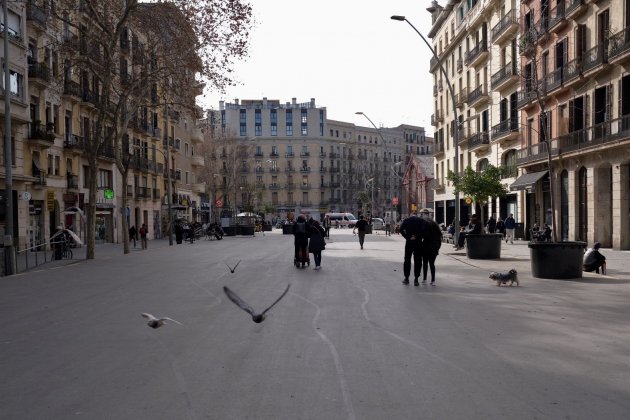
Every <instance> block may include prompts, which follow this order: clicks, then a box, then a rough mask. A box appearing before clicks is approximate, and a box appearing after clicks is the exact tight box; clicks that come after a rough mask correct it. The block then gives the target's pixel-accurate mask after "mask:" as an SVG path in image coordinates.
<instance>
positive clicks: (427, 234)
mask: <svg viewBox="0 0 630 420" xmlns="http://www.w3.org/2000/svg"><path fill="white" fill-rule="evenodd" d="M425 222H426V229H425V231H424V235H423V237H422V270H423V271H422V283H426V282H427V268H429V269H430V270H431V286H435V259H436V258H437V256H438V253H439V251H440V247H441V246H442V229H440V227H439V226H438V224H437V223H435V222H434V221H433V220H426V221H425Z"/></svg>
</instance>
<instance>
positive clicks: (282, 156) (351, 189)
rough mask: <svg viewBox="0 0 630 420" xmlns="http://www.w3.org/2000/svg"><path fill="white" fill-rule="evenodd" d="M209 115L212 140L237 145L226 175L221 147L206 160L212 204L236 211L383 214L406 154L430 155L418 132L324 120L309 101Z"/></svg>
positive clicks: (255, 104)
mask: <svg viewBox="0 0 630 420" xmlns="http://www.w3.org/2000/svg"><path fill="white" fill-rule="evenodd" d="M212 115H213V116H212V117H211V118H210V119H209V120H211V121H212V132H213V133H214V134H213V135H211V137H214V138H221V137H223V138H225V139H227V140H228V141H229V142H230V143H233V144H240V149H239V150H238V156H239V159H238V162H237V163H236V165H235V167H234V168H233V170H232V172H233V173H232V174H231V175H230V173H229V172H230V167H229V162H225V158H227V157H228V156H229V152H225V151H224V150H223V149H222V148H223V146H218V148H214V149H213V151H212V153H211V154H210V156H209V158H210V160H211V161H212V160H215V161H216V162H215V163H210V164H209V166H210V167H212V166H213V165H214V167H216V168H217V170H216V171H215V173H213V174H212V181H213V182H212V185H209V189H210V190H211V191H212V195H213V197H215V198H214V199H213V201H214V202H216V197H218V198H221V200H220V201H221V203H222V204H223V205H224V206H227V207H236V208H237V209H240V210H243V209H249V210H258V211H260V210H261V209H263V207H267V208H273V209H274V210H275V212H276V214H278V215H279V216H280V217H285V216H286V215H287V214H289V213H295V212H298V213H299V212H303V213H310V214H311V215H312V216H313V217H317V218H321V217H323V214H325V213H327V212H346V211H347V212H352V213H354V214H361V213H365V214H370V212H371V210H372V208H373V214H374V215H375V216H376V215H383V214H385V212H387V211H391V210H392V208H393V207H396V205H394V204H393V203H394V201H398V198H399V197H400V194H401V189H400V186H401V181H400V180H401V177H402V173H403V171H404V164H405V163H406V162H407V161H409V158H410V156H412V155H415V154H416V153H418V154H423V155H428V154H430V153H431V145H430V144H429V143H427V142H426V136H425V135H424V129H423V128H422V127H415V126H411V125H401V126H398V127H393V128H385V127H382V128H379V129H376V128H374V127H362V126H359V125H355V124H353V123H350V122H343V121H336V120H331V119H328V118H327V112H326V108H325V107H321V106H317V104H316V103H315V99H311V100H310V101H309V102H304V103H298V102H297V100H296V99H295V98H293V99H292V101H291V102H286V103H281V102H280V101H279V100H269V99H267V98H263V99H261V100H243V101H238V100H237V101H235V102H234V103H224V102H221V103H220V105H219V110H218V111H214V112H212ZM210 142H211V143H212V140H210ZM222 158H223V159H224V161H223V162H222V161H221V159H222ZM398 162H401V164H398V165H396V164H397V163H398ZM207 163H208V162H207ZM401 166H403V167H402V168H401ZM230 178H234V179H235V181H236V182H231V179H230ZM394 198H396V199H394Z"/></svg>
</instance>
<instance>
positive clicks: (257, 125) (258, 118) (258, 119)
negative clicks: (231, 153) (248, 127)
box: [254, 109, 262, 136]
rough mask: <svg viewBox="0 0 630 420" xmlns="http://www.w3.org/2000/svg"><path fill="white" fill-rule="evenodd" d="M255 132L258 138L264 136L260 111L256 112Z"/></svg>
mask: <svg viewBox="0 0 630 420" xmlns="http://www.w3.org/2000/svg"><path fill="white" fill-rule="evenodd" d="M254 130H255V135H256V136H262V114H261V111H260V109H257V110H255V111H254Z"/></svg>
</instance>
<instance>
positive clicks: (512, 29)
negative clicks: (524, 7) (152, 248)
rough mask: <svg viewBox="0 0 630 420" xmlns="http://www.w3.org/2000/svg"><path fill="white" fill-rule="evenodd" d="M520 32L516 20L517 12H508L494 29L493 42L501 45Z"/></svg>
mask: <svg viewBox="0 0 630 420" xmlns="http://www.w3.org/2000/svg"><path fill="white" fill-rule="evenodd" d="M517 30H518V20H517V19H516V12H515V11H514V10H510V11H509V12H507V13H506V14H505V15H504V16H503V17H502V18H501V20H500V21H499V23H497V24H496V25H494V27H493V28H492V42H493V43H495V44H500V43H501V42H503V41H505V40H506V39H508V38H510V37H511V36H512V35H514V34H515V33H516V31H517Z"/></svg>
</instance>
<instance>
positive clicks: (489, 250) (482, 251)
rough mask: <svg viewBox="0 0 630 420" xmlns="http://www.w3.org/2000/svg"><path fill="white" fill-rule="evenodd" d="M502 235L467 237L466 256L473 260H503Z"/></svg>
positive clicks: (490, 234)
mask: <svg viewBox="0 0 630 420" xmlns="http://www.w3.org/2000/svg"><path fill="white" fill-rule="evenodd" d="M502 240H503V235H502V234H500V233H484V234H479V235H468V234H467V235H466V256H468V258H470V259H471V260H498V259H499V258H501V242H502Z"/></svg>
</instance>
